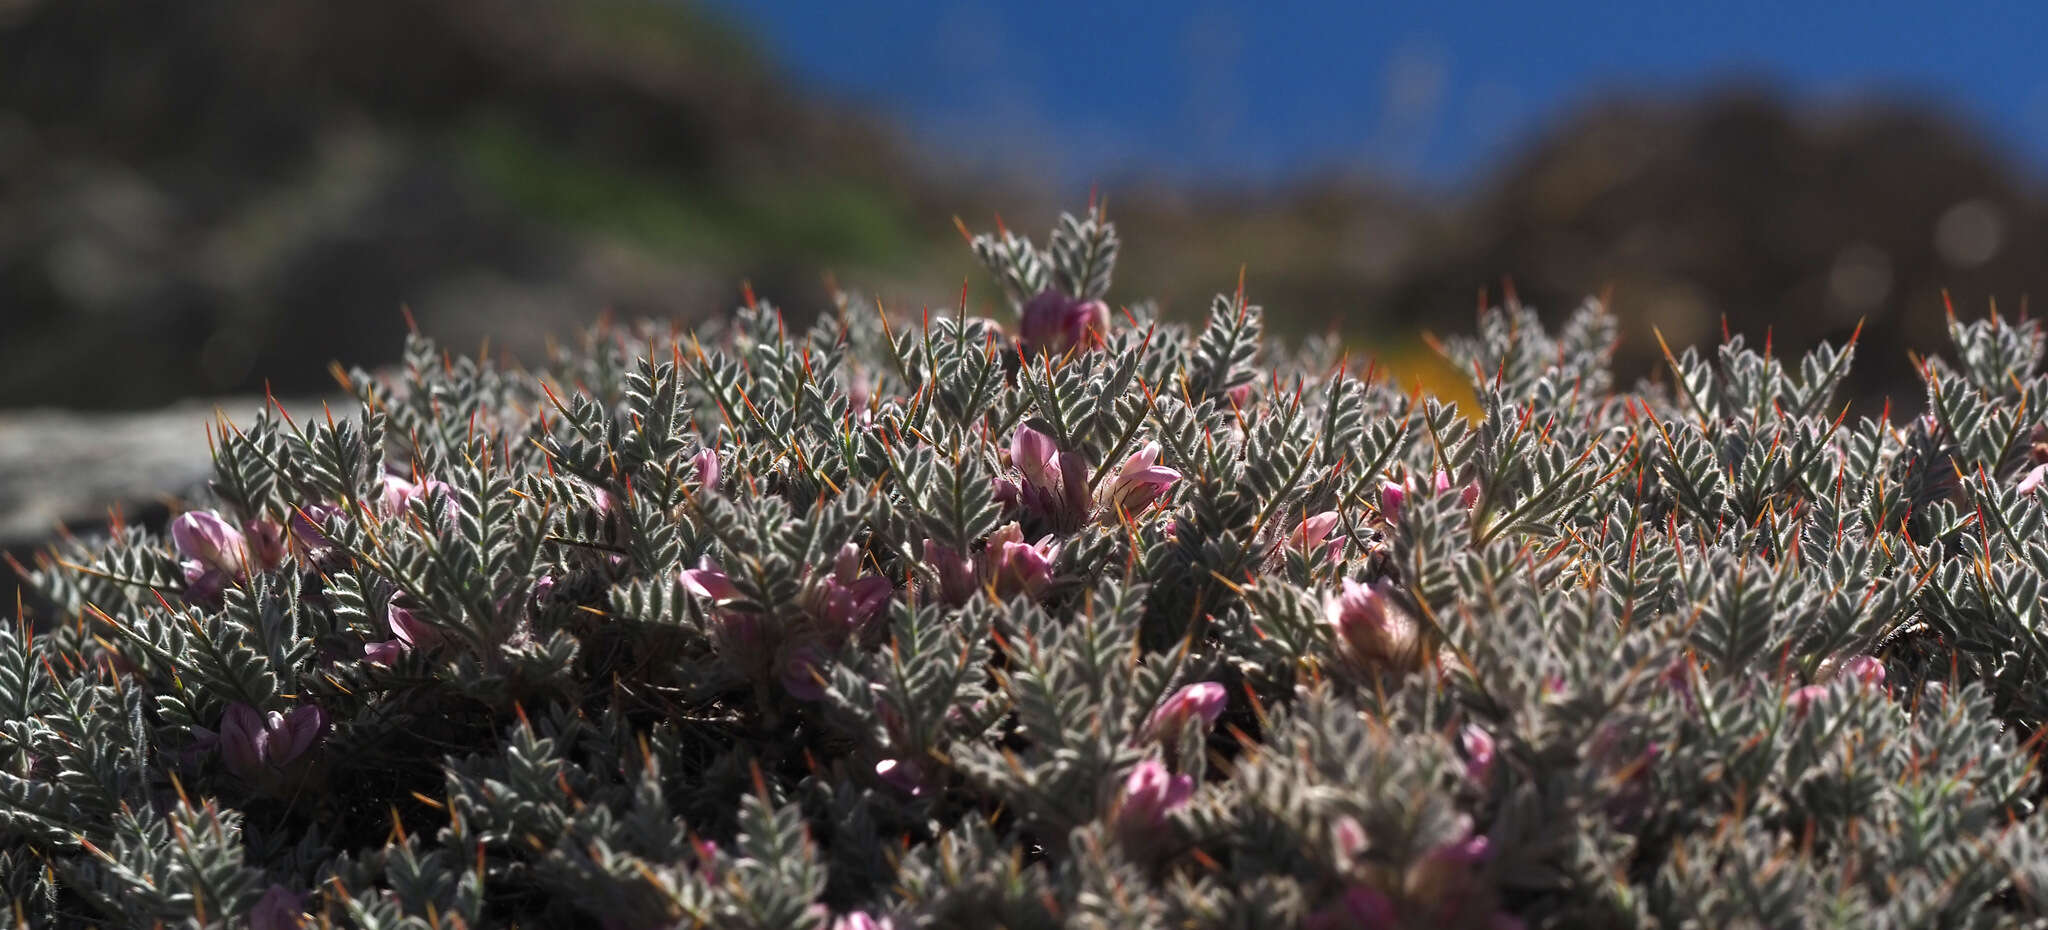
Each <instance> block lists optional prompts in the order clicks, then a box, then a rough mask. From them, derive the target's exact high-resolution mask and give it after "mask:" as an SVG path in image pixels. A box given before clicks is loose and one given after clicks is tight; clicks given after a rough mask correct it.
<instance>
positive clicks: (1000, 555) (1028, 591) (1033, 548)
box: [983, 523, 1060, 599]
mask: <svg viewBox="0 0 2048 930" xmlns="http://www.w3.org/2000/svg"><path fill="white" fill-rule="evenodd" d="M1059 553H1060V547H1059V544H1057V543H1055V542H1054V541H1053V537H1051V536H1046V537H1044V538H1042V539H1040V540H1039V541H1037V542H1035V543H1026V542H1025V541H1024V531H1023V530H1022V529H1020V528H1019V527H1018V526H1017V524H1015V523H1010V524H1005V525H1004V526H1003V527H1002V528H1001V529H998V530H996V531H995V532H994V533H991V534H989V538H988V551H987V552H986V553H984V554H983V557H984V558H985V559H986V560H987V575H988V578H989V579H990V580H991V581H992V582H994V584H995V588H996V595H997V596H998V597H1011V596H1014V595H1017V594H1023V595H1024V596H1026V597H1030V598H1034V599H1035V598H1037V597H1038V595H1039V594H1040V593H1041V592H1043V591H1044V590H1045V587H1046V585H1047V584H1050V583H1051V582H1052V563H1053V560H1055V559H1057V558H1059Z"/></svg>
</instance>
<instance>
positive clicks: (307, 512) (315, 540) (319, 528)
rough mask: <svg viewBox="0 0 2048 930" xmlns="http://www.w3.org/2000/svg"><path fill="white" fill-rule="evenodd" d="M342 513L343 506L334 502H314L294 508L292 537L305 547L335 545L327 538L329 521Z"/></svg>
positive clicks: (322, 547) (320, 547) (317, 547)
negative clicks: (335, 504) (338, 505)
mask: <svg viewBox="0 0 2048 930" xmlns="http://www.w3.org/2000/svg"><path fill="white" fill-rule="evenodd" d="M341 513H342V510H341V508H339V507H336V506H334V505H332V504H313V505H310V506H306V507H294V508H292V518H291V520H290V521H288V522H289V523H290V525H291V531H292V537H293V538H294V539H297V540H298V542H299V545H300V546H301V547H303V548H305V549H309V550H311V549H325V548H327V547H328V546H331V545H333V544H334V543H333V541H332V540H330V539H328V538H327V530H326V526H327V521H328V520H330V519H333V518H334V517H335V516H336V515H339V514H341Z"/></svg>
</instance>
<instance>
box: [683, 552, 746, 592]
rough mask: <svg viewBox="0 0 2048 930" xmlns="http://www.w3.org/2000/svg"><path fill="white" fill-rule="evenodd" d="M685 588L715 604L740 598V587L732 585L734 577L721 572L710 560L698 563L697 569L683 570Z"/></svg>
mask: <svg viewBox="0 0 2048 930" xmlns="http://www.w3.org/2000/svg"><path fill="white" fill-rule="evenodd" d="M683 587H684V588H686V589H688V590H689V592H690V593H691V594H695V595H697V596H698V597H701V598H704V599H705V600H708V601H711V602H713V603H723V602H725V601H730V600H736V599H738V598H739V597H740V589H739V586H738V585H736V584H733V583H732V576H730V575H727V574H726V573H725V572H723V571H720V570H719V569H718V567H717V566H716V565H714V564H712V562H711V560H710V559H708V558H707V559H705V560H703V561H702V562H700V563H698V567H696V568H686V569H683Z"/></svg>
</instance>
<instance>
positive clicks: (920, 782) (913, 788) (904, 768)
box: [875, 759, 924, 798]
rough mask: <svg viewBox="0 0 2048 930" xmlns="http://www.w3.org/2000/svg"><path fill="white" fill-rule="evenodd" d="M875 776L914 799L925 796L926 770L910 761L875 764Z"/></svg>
mask: <svg viewBox="0 0 2048 930" xmlns="http://www.w3.org/2000/svg"><path fill="white" fill-rule="evenodd" d="M875 775H876V777H878V778H880V779H881V780H882V781H884V782H887V783H888V784H889V785H890V786H891V787H894V788H895V789H897V790H898V791H901V792H903V793H904V794H908V795H910V796H911V797H913V798H914V797H917V796H919V795H922V794H924V769H923V768H921V767H920V766H918V764H917V763H915V762H912V761H910V760H908V759H883V760H882V761H880V762H877V763H875Z"/></svg>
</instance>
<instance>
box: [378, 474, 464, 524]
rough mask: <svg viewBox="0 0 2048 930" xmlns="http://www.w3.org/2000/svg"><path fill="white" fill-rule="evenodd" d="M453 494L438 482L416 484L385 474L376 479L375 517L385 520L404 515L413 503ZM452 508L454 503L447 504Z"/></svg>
mask: <svg viewBox="0 0 2048 930" xmlns="http://www.w3.org/2000/svg"><path fill="white" fill-rule="evenodd" d="M453 493H454V492H453V490H452V489H450V488H449V487H448V485H446V484H444V483H442V482H439V481H422V482H420V483H418V484H414V483H413V482H411V481H409V480H407V479H405V478H402V477H400V476H398V475H392V474H385V475H379V476H378V477H377V515H378V516H379V517H382V518H384V519H386V520H390V519H394V518H396V517H399V516H402V515H404V513H405V512H406V510H408V509H409V508H411V507H412V505H413V504H414V503H415V502H419V501H426V500H428V499H429V498H431V497H432V496H433V495H435V494H441V495H444V496H448V495H452V494H453ZM449 504H450V508H451V509H452V508H453V505H454V502H453V501H452V500H451V501H450V502H449Z"/></svg>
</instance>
